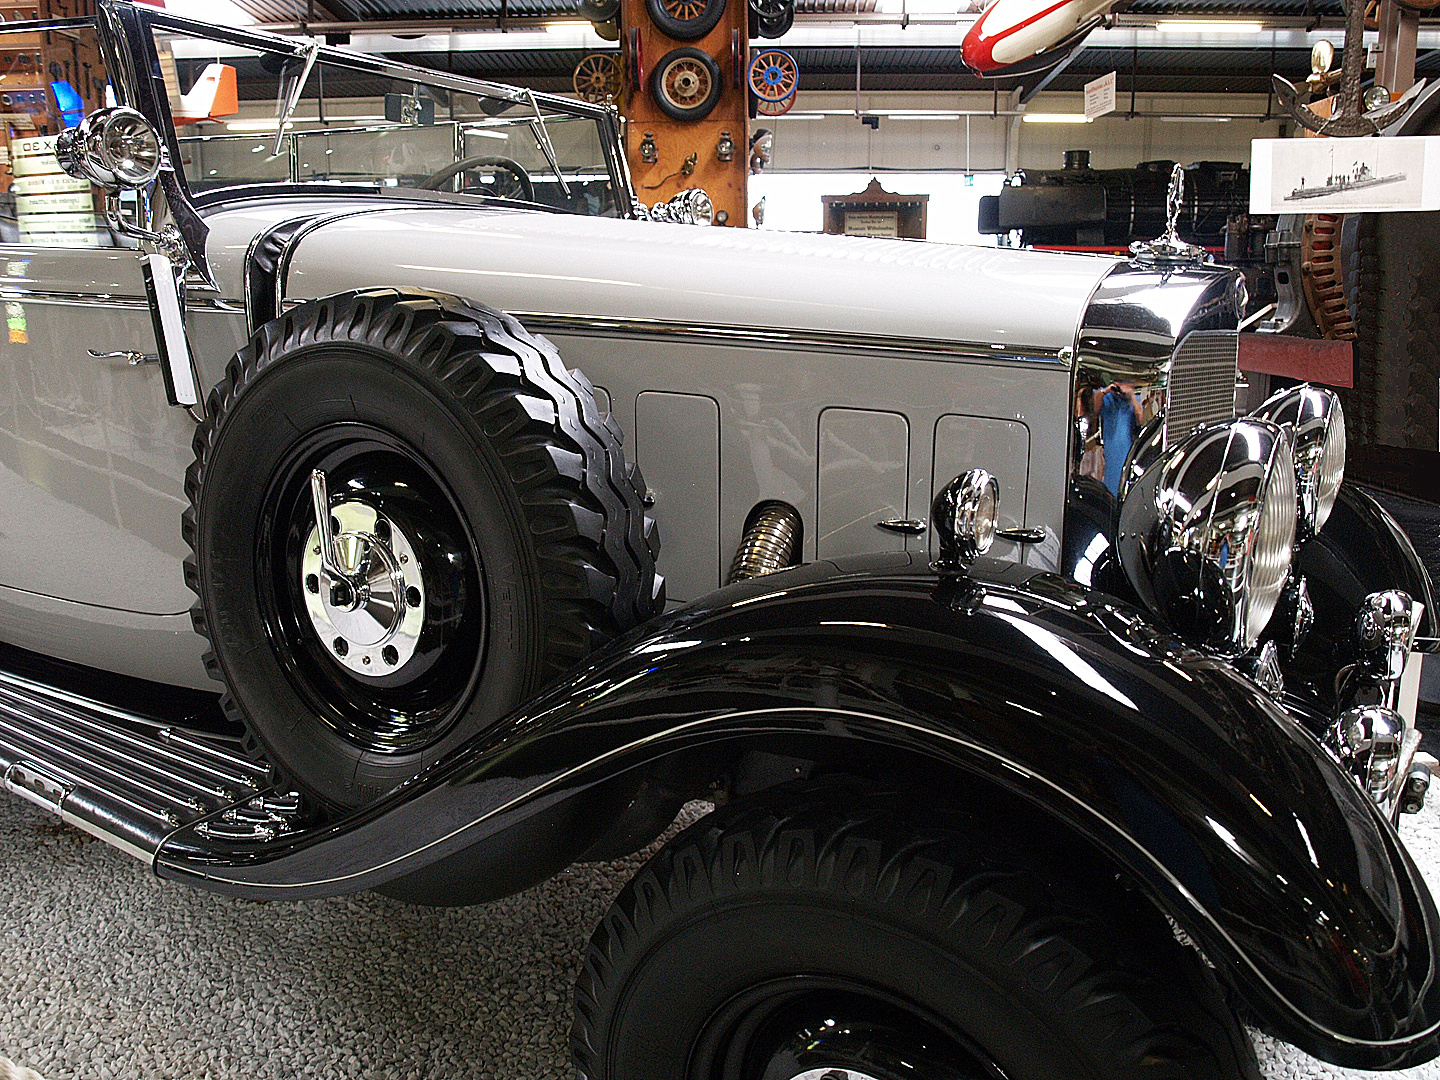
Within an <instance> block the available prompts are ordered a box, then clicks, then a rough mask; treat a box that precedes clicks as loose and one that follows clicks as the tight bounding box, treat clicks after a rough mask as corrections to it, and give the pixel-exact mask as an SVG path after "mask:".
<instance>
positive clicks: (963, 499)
mask: <svg viewBox="0 0 1440 1080" xmlns="http://www.w3.org/2000/svg"><path fill="white" fill-rule="evenodd" d="M930 520H931V521H932V522H933V523H934V525H935V533H936V536H937V537H938V538H939V541H940V557H941V559H942V560H943V561H945V562H952V563H953V562H969V561H970V560H971V559H973V558H975V556H977V555H984V554H985V552H987V551H989V550H990V545H991V544H992V543H994V542H995V530H996V528H997V527H998V525H999V521H1000V481H998V480H996V479H995V477H993V476H991V475H990V474H989V473H988V472H986V471H985V470H984V469H971V470H970V471H969V472H963V473H961V474H960V475H959V476H957V477H955V479H954V480H951V481H950V483H948V484H946V485H945V486H944V487H943V488H941V489H940V494H938V495H936V496H935V505H934V506H933V507H931V510H930Z"/></svg>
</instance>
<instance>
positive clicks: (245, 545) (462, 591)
mask: <svg viewBox="0 0 1440 1080" xmlns="http://www.w3.org/2000/svg"><path fill="white" fill-rule="evenodd" d="M207 412H208V414H209V415H208V418H207V419H206V421H205V422H204V423H203V424H202V425H201V426H200V427H199V429H198V430H197V432H196V434H195V442H194V445H195V452H196V458H195V462H194V464H192V465H191V467H190V469H189V471H188V472H187V474H186V485H185V486H186V493H187V495H188V496H189V499H190V508H189V509H188V510H187V511H186V513H185V515H184V534H185V540H186V542H187V543H188V544H189V545H190V548H191V555H190V556H189V557H188V558H187V559H186V581H187V583H188V584H189V585H190V587H191V588H192V589H193V590H194V591H195V592H196V593H197V595H198V596H199V601H198V602H197V603H196V604H195V606H194V608H193V609H192V617H193V620H194V624H195V628H196V630H197V631H199V632H200V633H201V634H203V635H204V636H205V637H206V638H208V639H209V642H210V651H209V653H208V654H207V657H206V666H207V668H208V669H209V671H210V673H211V674H212V675H214V676H215V677H216V678H217V679H219V680H220V681H222V682H223V683H224V684H225V687H226V690H227V693H226V694H225V697H224V699H223V701H224V707H225V710H226V712H227V713H228V714H230V715H231V716H232V717H233V718H235V719H237V720H240V721H242V722H243V723H244V724H245V726H246V730H247V732H248V733H249V735H250V741H251V748H252V750H253V751H254V752H255V753H256V754H257V755H259V754H262V753H263V754H264V755H265V756H267V757H268V758H269V760H270V761H271V762H272V763H273V764H274V765H275V766H276V768H277V770H278V771H279V772H280V773H281V774H282V777H283V778H285V779H287V780H289V781H290V782H292V783H294V784H296V785H297V786H299V787H300V788H301V789H303V790H305V791H306V792H308V793H309V794H311V795H313V796H314V797H316V798H318V799H319V800H320V801H321V802H323V803H325V804H327V805H330V806H333V807H340V808H350V807H355V806H358V805H362V804H364V803H366V802H369V801H371V800H373V799H374V798H376V797H378V796H379V795H380V794H382V793H383V792H385V791H387V790H389V789H390V788H391V787H393V786H394V785H395V784H397V783H399V782H401V781H403V780H405V779H406V778H408V777H409V776H411V775H413V774H414V773H415V772H417V771H418V770H419V769H420V768H422V767H424V766H425V765H427V764H429V763H430V762H432V761H434V760H435V759H436V758H438V757H439V756H440V755H442V754H443V753H445V752H446V751H447V750H449V749H451V748H452V747H454V746H456V745H458V744H459V743H461V742H463V741H464V740H466V739H468V738H470V737H471V736H472V735H474V734H475V733H476V732H478V731H480V730H482V729H483V728H485V727H486V726H487V725H488V724H490V723H492V722H494V721H495V720H498V719H499V718H500V717H502V716H504V715H505V714H506V713H507V712H509V711H510V710H512V709H513V708H515V707H516V706H517V705H519V704H520V703H521V702H523V701H525V700H526V699H527V698H528V697H530V696H531V695H532V694H534V693H535V692H536V691H537V690H538V689H539V688H540V687H541V686H543V685H544V684H546V683H548V682H550V681H551V680H553V679H554V678H555V677H556V676H558V675H560V674H561V673H563V672H564V671H566V670H568V669H569V668H571V667H574V666H575V665H576V664H578V663H579V662H581V661H582V660H583V659H584V658H585V656H586V655H587V654H589V653H590V652H591V651H593V650H594V649H595V648H597V647H599V646H600V645H602V644H604V643H605V642H606V641H608V640H609V639H611V638H613V637H615V636H617V635H618V634H620V633H622V632H623V631H625V630H626V629H628V628H630V627H632V626H634V625H636V624H637V623H639V622H641V621H643V620H645V619H647V618H649V617H650V615H652V614H653V613H655V612H657V611H659V610H661V609H662V608H663V604H664V597H663V588H662V585H661V579H660V578H659V577H658V576H657V575H656V574H655V556H656V554H657V553H658V549H659V541H658V536H657V534H656V531H655V528H654V525H653V523H652V522H651V521H650V519H649V518H647V517H646V516H645V514H644V511H643V510H642V508H641V501H640V500H641V494H640V493H641V491H643V490H644V485H643V482H642V481H641V480H640V479H639V476H638V473H637V472H635V471H634V470H633V469H628V470H627V467H626V465H625V460H624V456H623V453H622V451H621V449H620V445H619V430H618V428H616V427H615V426H614V423H613V421H611V420H610V418H609V417H608V416H603V415H602V414H601V413H600V412H599V410H598V409H597V407H596V405H595V399H594V396H593V394H592V392H591V390H590V387H589V383H588V382H586V381H585V380H584V378H583V376H579V375H578V374H572V373H571V372H568V371H566V369H565V367H564V365H563V364H562V363H561V361H560V358H559V356H558V355H557V354H556V352H555V349H554V347H553V346H552V345H551V344H550V343H549V342H548V341H546V340H544V339H543V338H537V337H533V336H531V335H530V334H528V333H527V332H526V331H525V329H524V328H523V327H522V326H520V324H519V323H518V322H516V321H515V320H514V319H512V318H510V317H509V316H506V315H503V314H501V313H499V312H497V311H494V310H492V309H490V308H486V307H483V306H481V305H479V304H473V303H470V302H469V301H465V300H461V299H458V298H455V297H449V296H443V295H440V294H430V293H401V292H397V291H394V290H370V291H364V292H353V293H345V294H341V295H339V296H335V297H330V298H327V299H324V300H317V301H311V302H309V303H306V304H302V305H300V306H298V307H296V308H295V309H294V310H292V311H290V312H287V313H286V314H285V315H283V316H281V317H280V318H278V319H276V320H274V321H273V322H271V323H268V324H267V325H265V326H263V327H261V329H260V330H259V331H258V332H257V333H256V335H255V337H254V338H253V339H252V340H251V341H250V343H249V344H248V345H247V346H246V347H245V348H244V349H242V350H241V351H240V352H239V353H238V354H237V355H236V356H235V357H234V358H233V359H232V360H231V361H230V364H229V366H228V367H227V369H226V376H225V378H224V380H222V381H221V383H220V384H219V386H217V387H216V388H215V390H214V391H212V392H211V395H210V399H209V402H208V406H207ZM317 475H318V477H319V479H318V480H317V479H316V477H317ZM322 503H323V504H327V505H328V510H329V518H330V522H329V524H330V528H331V530H332V531H333V532H334V534H335V535H336V540H335V543H334V544H333V545H332V555H333V557H332V559H331V563H333V565H327V562H326V559H325V557H324V555H323V553H322V544H321V539H320V538H321V536H322V530H321V528H320V525H319V519H318V517H317V514H316V511H315V508H316V506H318V505H322Z"/></svg>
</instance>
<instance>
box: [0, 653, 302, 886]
mask: <svg viewBox="0 0 1440 1080" xmlns="http://www.w3.org/2000/svg"><path fill="white" fill-rule="evenodd" d="M0 776H3V780H4V785H5V787H6V788H7V789H9V790H10V791H12V792H14V793H15V794H16V795H19V796H20V797H21V798H23V799H27V800H29V801H30V802H32V803H35V804H36V805H38V806H42V807H44V808H45V809H46V810H49V811H50V812H51V813H54V814H56V815H58V816H59V817H60V818H61V820H63V821H66V822H68V823H69V824H71V825H74V826H76V827H77V828H80V829H84V830H85V831H86V832H88V833H90V834H91V835H93V836H96V837H99V838H100V839H101V840H104V841H105V842H106V843H109V844H113V845H114V846H115V847H117V848H120V849H121V850H122V851H125V852H128V853H129V854H131V855H134V856H135V857H136V858H139V859H143V860H145V861H146V862H153V860H154V857H155V853H156V852H157V851H158V850H159V849H160V845H161V844H162V843H164V841H165V838H166V837H167V836H168V835H169V834H170V833H172V832H174V831H175V830H176V829H179V828H184V827H185V826H187V825H192V824H195V823H196V822H200V825H199V826H198V827H197V828H198V829H199V830H200V831H202V834H205V835H210V834H213V835H215V836H216V838H217V839H218V838H225V839H230V838H240V837H242V836H243V837H245V838H248V839H252V840H253V839H267V840H268V839H271V838H273V837H274V836H276V835H278V834H279V833H282V832H286V831H288V830H289V827H290V822H291V821H292V819H293V818H294V817H295V816H296V815H297V814H298V812H299V800H298V798H297V797H295V796H293V795H277V794H276V793H275V792H273V791H271V790H270V787H271V774H270V769H269V766H267V765H265V764H263V763H256V762H254V761H252V760H250V759H249V758H248V757H247V756H246V755H245V754H244V752H243V751H242V750H241V748H240V746H239V744H238V742H236V741H235V740H229V739H225V738H223V737H220V736H208V735H202V734H199V733H196V732H194V731H190V730H184V729H181V728H178V727H175V726H173V725H166V724H163V723H158V722H156V721H155V720H153V719H148V718H146V717H144V716H141V715H138V714H136V713H132V712H128V711H126V710H124V709H119V708H116V707H114V706H112V705H109V704H106V703H105V702H101V701H97V700H94V699H91V698H88V697H84V696H81V695H79V694H76V693H73V692H71V691H69V690H64V689H60V688H58V687H54V686H49V685H46V684H44V683H41V682H38V681H36V680H34V679H30V678H26V677H24V676H21V675H16V674H14V673H11V672H8V671H4V670H0ZM202 819H209V820H203V821H202Z"/></svg>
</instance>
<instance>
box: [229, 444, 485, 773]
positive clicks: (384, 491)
mask: <svg viewBox="0 0 1440 1080" xmlns="http://www.w3.org/2000/svg"><path fill="white" fill-rule="evenodd" d="M315 469H319V470H320V471H321V472H323V473H324V474H325V476H326V478H327V481H328V486H329V489H330V492H331V493H332V494H331V496H330V502H331V506H330V514H331V528H332V530H333V531H334V532H335V534H336V541H337V547H341V548H343V549H344V550H346V551H347V552H348V555H347V556H346V557H345V559H344V560H342V561H346V562H348V564H349V565H348V566H346V567H345V569H347V570H350V569H354V570H355V571H356V573H355V575H354V576H353V577H350V578H349V580H338V579H336V578H335V577H334V575H332V574H330V573H329V572H327V571H326V570H325V569H324V567H323V566H322V565H321V557H320V544H319V536H318V526H317V523H316V519H315V513H314V510H313V504H312V502H311V495H310V491H309V477H310V474H311V472H312V471H313V470H315ZM264 506H265V508H266V509H265V513H264V517H263V519H262V522H261V528H260V531H259V543H258V550H257V553H256V554H257V559H256V568H257V574H256V587H257V593H258V596H257V599H258V601H259V609H260V612H261V617H262V619H263V621H264V625H265V631H266V636H267V637H268V639H269V641H270V645H271V648H272V650H273V651H274V653H275V656H276V659H277V660H278V661H279V663H280V665H281V667H282V669H283V670H284V671H285V674H286V676H287V678H288V679H289V681H290V683H291V685H292V687H293V688H294V689H295V691H296V693H297V694H298V695H299V696H300V698H301V699H302V700H303V701H304V702H305V704H306V705H307V706H308V707H309V708H310V710H311V711H312V712H314V713H315V715H316V716H318V717H320V719H321V720H323V721H324V722H325V723H326V724H327V725H328V726H330V727H331V728H333V729H334V730H335V731H336V732H337V733H339V734H340V735H341V736H342V737H344V738H345V739H346V740H347V741H349V742H351V743H353V744H354V745H356V746H358V747H360V748H362V749H364V750H367V751H372V752H377V753H392V754H393V753H410V752H415V751H418V750H423V749H424V748H425V747H427V746H430V745H433V744H434V743H435V742H436V741H438V740H439V739H441V738H443V737H444V736H445V734H446V733H447V732H448V731H449V730H450V728H451V726H452V725H453V724H454V722H455V721H456V720H457V719H458V718H459V717H460V716H461V715H462V714H463V713H464V711H465V709H466V706H467V705H468V703H469V700H470V698H471V695H472V692H473V690H474V686H475V683H476V682H477V680H478V679H479V676H480V673H481V671H482V669H483V666H484V653H485V649H484V646H485V621H486V605H485V596H484V589H483V586H482V566H481V560H480V556H479V552H478V550H477V548H476V543H475V540H474V536H473V533H472V531H471V529H470V527H469V525H468V523H467V522H466V520H465V517H464V515H463V514H462V513H461V511H460V509H459V506H458V503H457V501H456V500H455V498H454V495H453V494H452V493H451V491H450V490H449V487H448V486H447V485H446V484H445V483H444V482H443V480H441V478H440V477H439V476H437V475H436V474H435V473H434V472H433V470H431V469H430V467H429V466H428V465H427V464H426V463H425V461H424V460H423V458H422V457H421V456H420V455H419V454H418V453H417V452H416V451H415V450H414V448H412V447H410V446H409V445H407V444H406V443H404V442H403V441H402V440H400V439H398V438H396V437H394V436H392V435H390V434H389V433H387V432H383V431H379V430H377V429H374V428H371V427H368V426H366V425H361V424H341V425H335V426H333V427H328V428H324V429H321V430H319V431H316V432H313V433H311V434H310V435H308V436H307V437H306V438H305V439H303V440H302V441H301V442H300V443H299V444H297V445H296V446H295V447H292V448H291V450H290V451H289V453H288V454H287V455H286V457H285V459H284V461H283V463H282V465H281V466H280V468H278V469H277V470H276V471H275V473H274V474H273V478H272V482H271V484H270V486H269V488H268V489H267V492H266V495H265V500H264ZM337 526H338V527H337ZM347 590H348V591H347ZM367 657H368V658H369V663H366V662H365V658H367Z"/></svg>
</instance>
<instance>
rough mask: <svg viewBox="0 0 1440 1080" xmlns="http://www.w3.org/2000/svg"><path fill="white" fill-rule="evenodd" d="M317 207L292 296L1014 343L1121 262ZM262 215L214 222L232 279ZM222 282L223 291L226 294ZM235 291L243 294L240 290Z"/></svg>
mask: <svg viewBox="0 0 1440 1080" xmlns="http://www.w3.org/2000/svg"><path fill="white" fill-rule="evenodd" d="M289 209H290V213H288V214H284V215H283V217H286V218H289V217H295V216H297V215H303V214H306V213H309V214H313V215H315V216H316V217H317V219H320V218H323V219H324V220H317V222H316V224H315V225H314V226H312V227H307V228H306V229H304V230H302V231H301V232H300V233H298V234H297V238H296V241H295V243H294V245H293V249H292V250H291V251H290V252H289V258H288V263H287V262H285V260H282V268H283V271H284V282H283V285H284V290H285V293H284V295H285V296H286V298H287V299H292V300H293V299H310V298H315V297H320V296H327V295H330V294H333V293H337V292H341V291H344V290H347V289H355V288H366V287H372V286H394V287H401V288H427V289H436V290H440V291H444V292H449V293H454V294H457V295H461V296H465V297H468V298H470V299H474V300H478V301H480V302H482V303H486V304H489V305H490V306H492V307H497V308H500V309H502V310H505V311H509V312H511V313H514V314H517V315H523V314H526V313H533V314H547V313H558V314H572V315H594V316H596V317H599V318H605V317H609V318H624V319H639V320H652V321H662V322H667V323H675V322H681V323H686V324H694V325H701V326H739V327H750V326H765V327H784V328H794V329H799V330H815V331H825V332H830V333H854V334H866V335H876V334H880V335H885V336H892V337H903V338H907V339H919V340H934V341H947V342H955V341H966V342H978V343H984V344H985V345H986V346H987V347H990V348H995V349H997V350H1004V351H1006V352H1008V353H1011V354H1012V355H1013V354H1014V353H1016V352H1019V353H1022V354H1023V353H1024V352H1025V351H1026V350H1027V349H1033V350H1037V351H1040V352H1043V353H1052V354H1053V353H1054V352H1055V351H1058V350H1060V349H1066V348H1070V347H1071V346H1073V345H1074V342H1075V334H1076V331H1077V328H1078V326H1079V322H1080V316H1081V314H1082V312H1083V311H1084V308H1085V305H1086V303H1087V301H1088V300H1089V298H1090V296H1091V294H1092V293H1093V292H1094V290H1095V287H1096V285H1097V284H1098V283H1099V281H1100V279H1101V278H1102V277H1104V276H1105V274H1106V273H1107V272H1108V271H1109V269H1110V268H1111V267H1112V266H1113V265H1114V260H1112V259H1105V258H1097V257H1093V256H1071V255H1055V254H1049V253H1041V252H1033V251H1011V250H1005V249H1000V248H986V247H966V246H959V245H951V244H932V243H919V242H915V241H906V240H877V239H869V238H860V237H849V236H846V237H840V236H824V235H815V234H807V233H780V232H760V231H755V230H747V229H729V228H701V227H697V226H687V225H670V224H662V223H659V222H642V221H627V220H614V219H607V218H587V217H572V216H566V215H558V214H540V213H532V212H522V211H511V210H501V209H494V208H473V207H449V206H413V205H404V206H398V207H384V206H381V207H377V206H374V205H373V203H372V204H370V205H368V206H366V205H365V204H357V203H350V204H347V205H343V206H340V207H336V206H334V205H333V204H331V205H330V206H329V207H325V206H321V205H318V204H316V203H310V204H308V207H301V206H291V207H290V208H289ZM262 214H263V215H264V216H266V217H270V218H271V219H272V220H278V219H279V218H280V215H277V214H276V212H275V210H274V209H273V208H266V210H265V211H260V210H258V209H257V208H255V207H250V208H248V209H240V210H236V211H234V212H229V213H227V212H224V211H222V212H220V213H218V214H213V215H211V216H209V217H208V218H207V224H208V225H209V226H210V229H211V237H212V243H211V245H210V251H211V253H212V264H214V268H215V270H216V274H217V279H218V280H220V281H221V287H222V289H225V288H226V280H227V279H228V280H229V281H230V282H233V283H236V284H237V286H238V281H239V280H240V273H241V271H242V269H243V267H242V266H241V265H239V262H240V261H242V259H241V258H237V256H243V252H244V251H245V250H246V246H247V245H248V239H249V236H246V235H244V234H245V233H247V232H248V233H249V235H250V236H253V235H254V232H255V231H256V230H255V226H256V225H257V224H258V222H257V218H260V217H261V216H262ZM227 291H228V290H227ZM231 295H232V296H238V295H240V294H239V292H238V291H237V292H232V293H231Z"/></svg>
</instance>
